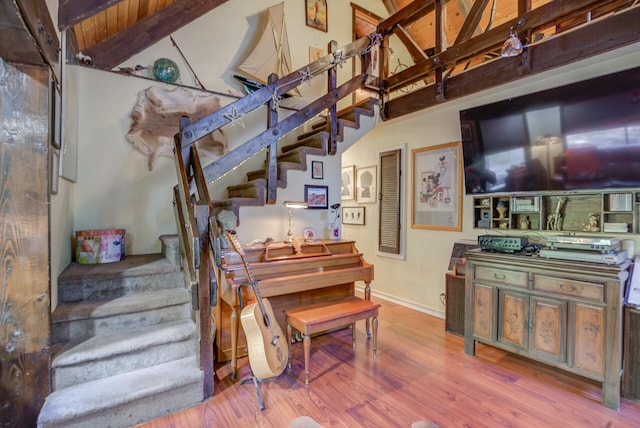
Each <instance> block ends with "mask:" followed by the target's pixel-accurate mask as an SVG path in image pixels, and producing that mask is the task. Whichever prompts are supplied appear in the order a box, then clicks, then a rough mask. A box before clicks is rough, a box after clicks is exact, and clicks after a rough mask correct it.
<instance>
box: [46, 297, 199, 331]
mask: <svg viewBox="0 0 640 428" xmlns="http://www.w3.org/2000/svg"><path fill="white" fill-rule="evenodd" d="M189 301H190V296H189V293H188V291H187V289H186V288H184V287H178V288H170V289H167V290H158V291H151V292H144V293H137V294H133V295H129V296H122V297H118V298H116V299H113V300H109V301H89V302H80V303H61V304H59V305H58V306H56V309H55V311H54V312H53V316H52V326H51V335H52V337H51V342H52V343H53V344H56V343H61V342H69V341H73V342H77V341H79V340H84V339H88V338H89V337H92V336H99V335H105V334H112V333H116V332H118V331H122V330H128V329H131V328H138V327H146V326H150V325H154V324H158V323H164V322H168V321H176V320H179V319H188V318H189V317H190V316H191V305H190V303H189Z"/></svg>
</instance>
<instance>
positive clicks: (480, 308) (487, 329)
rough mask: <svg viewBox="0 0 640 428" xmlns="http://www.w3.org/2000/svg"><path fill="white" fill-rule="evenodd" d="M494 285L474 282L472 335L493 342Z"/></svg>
mask: <svg viewBox="0 0 640 428" xmlns="http://www.w3.org/2000/svg"><path fill="white" fill-rule="evenodd" d="M493 293H494V287H491V286H488V285H481V284H474V287H473V335H474V336H475V337H476V338H478V339H484V340H486V341H489V342H493V341H494V340H495V339H494V337H495V334H494V321H493V320H494V310H493V308H494V307H495V305H494V301H493V300H494V298H493Z"/></svg>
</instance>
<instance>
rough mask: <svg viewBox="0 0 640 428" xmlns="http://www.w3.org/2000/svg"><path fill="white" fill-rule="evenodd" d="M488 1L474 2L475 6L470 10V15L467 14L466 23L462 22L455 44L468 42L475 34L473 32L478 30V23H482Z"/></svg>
mask: <svg viewBox="0 0 640 428" xmlns="http://www.w3.org/2000/svg"><path fill="white" fill-rule="evenodd" d="M488 3H489V0H476V1H475V2H474V3H473V6H472V7H471V10H470V11H469V15H467V17H466V19H465V20H464V23H463V24H462V28H460V31H459V32H458V37H457V38H456V41H455V43H454V45H457V44H458V43H462V42H466V41H467V40H469V39H470V38H471V37H472V36H473V33H474V32H475V31H476V28H478V25H479V24H480V20H481V19H482V14H483V13H484V10H485V9H486V8H487V4H488Z"/></svg>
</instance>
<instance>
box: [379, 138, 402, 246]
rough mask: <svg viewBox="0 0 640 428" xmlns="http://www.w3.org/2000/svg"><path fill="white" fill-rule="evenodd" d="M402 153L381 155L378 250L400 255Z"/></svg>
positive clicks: (395, 152) (390, 152) (384, 153)
mask: <svg viewBox="0 0 640 428" xmlns="http://www.w3.org/2000/svg"><path fill="white" fill-rule="evenodd" d="M401 154H402V151H401V150H400V149H398V150H392V151H388V152H383V153H380V216H379V219H380V222H379V224H378V250H379V251H381V252H385V253H392V254H400V176H401V170H400V156H401Z"/></svg>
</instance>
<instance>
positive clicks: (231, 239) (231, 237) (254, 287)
mask: <svg viewBox="0 0 640 428" xmlns="http://www.w3.org/2000/svg"><path fill="white" fill-rule="evenodd" d="M225 236H226V237H227V239H228V240H229V242H231V245H232V246H233V249H234V250H236V252H237V253H238V254H240V258H241V259H242V265H243V266H244V270H245V272H246V273H247V278H249V284H251V289H252V290H253V294H255V296H256V299H257V300H258V306H260V310H261V311H262V313H263V314H264V313H265V308H264V307H263V306H262V296H260V287H258V283H257V281H256V279H255V278H254V277H253V273H251V268H250V267H249V262H248V261H247V258H246V256H245V253H244V250H243V249H242V245H240V242H238V239H237V238H236V236H235V235H234V234H232V233H230V232H228V231H226V232H225Z"/></svg>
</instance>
